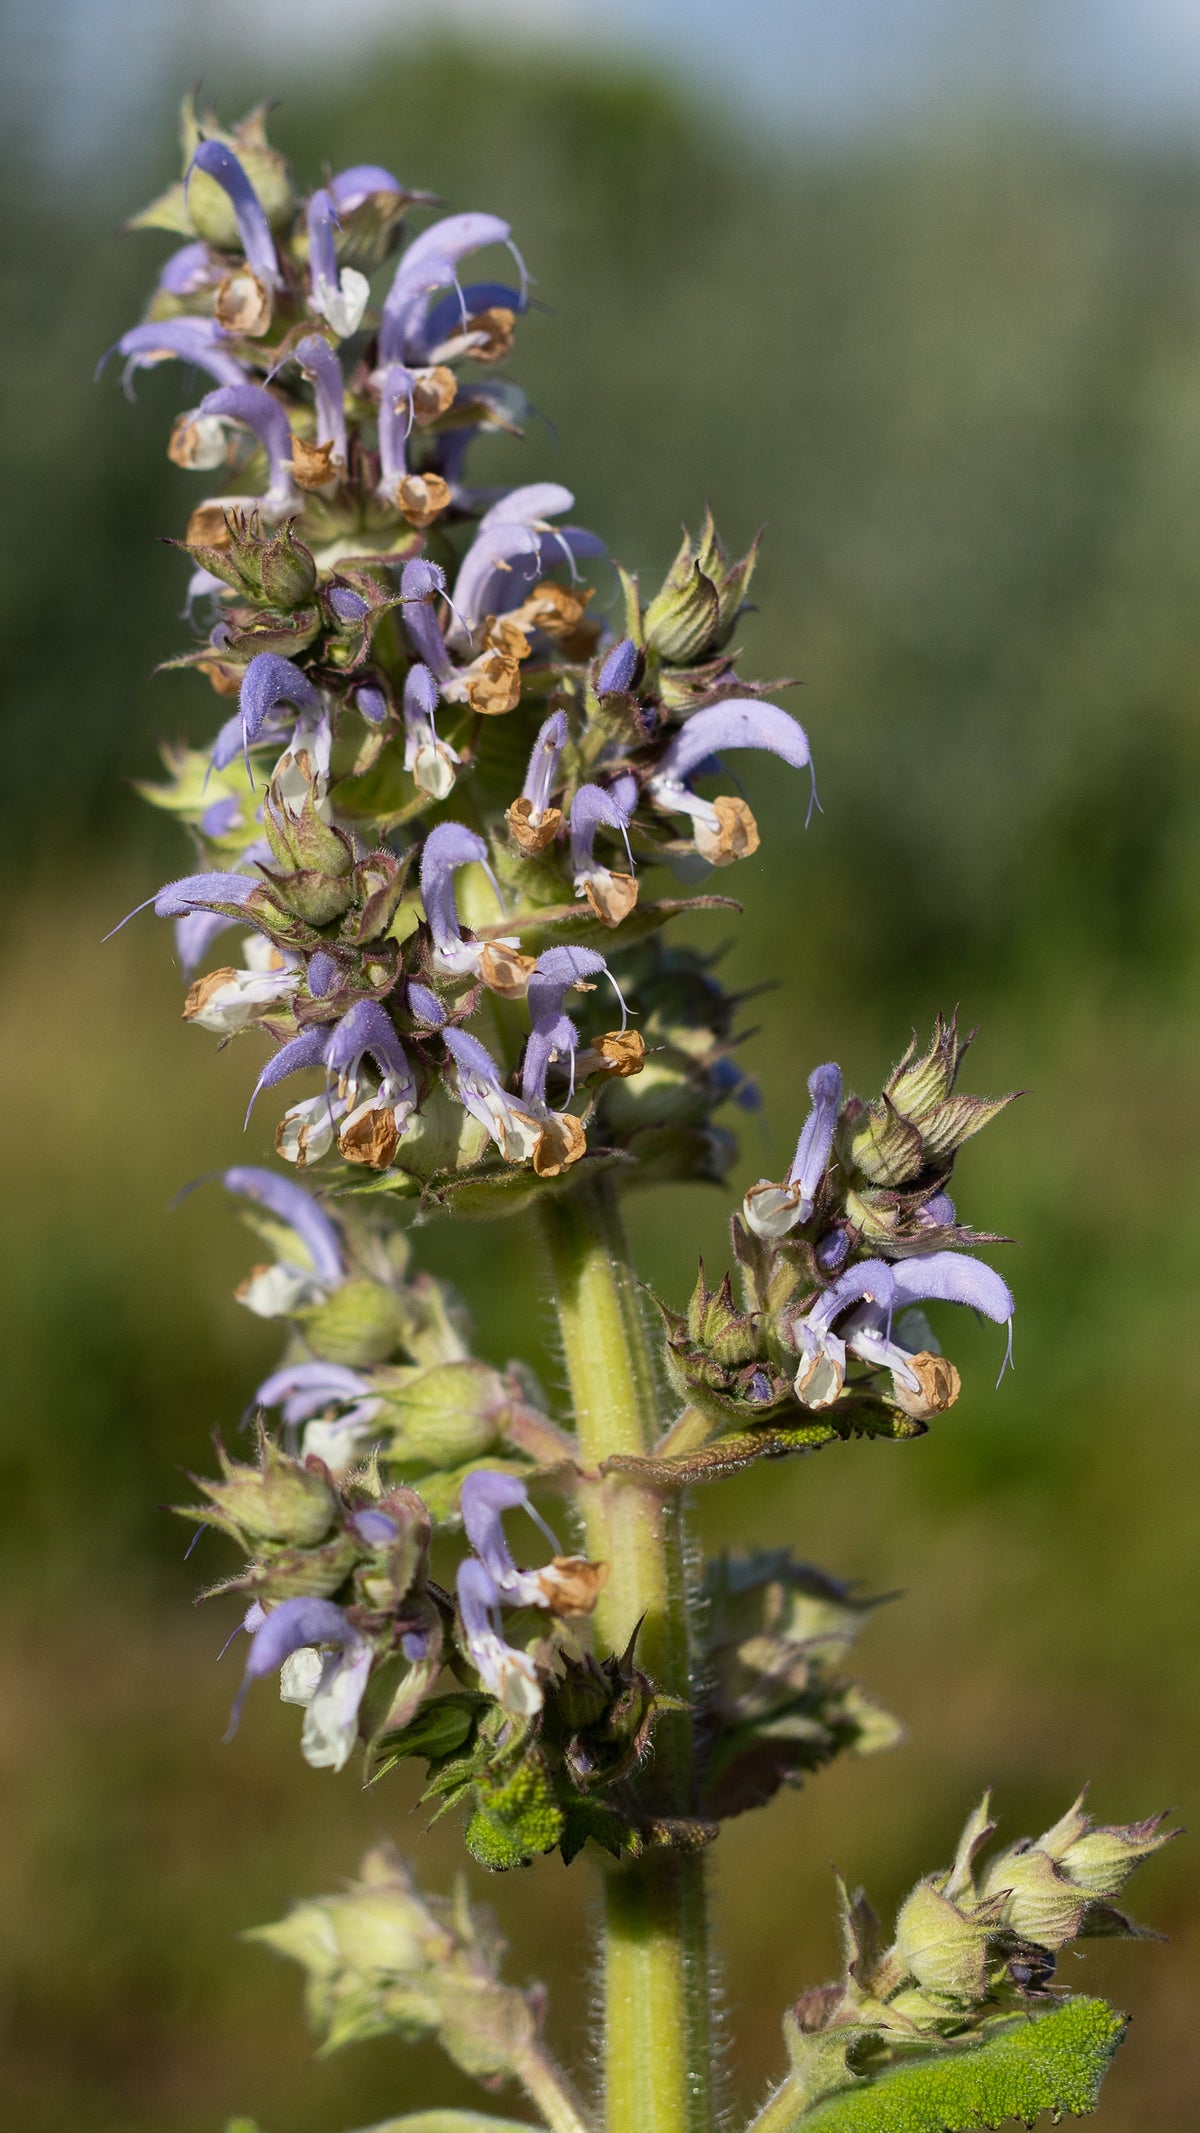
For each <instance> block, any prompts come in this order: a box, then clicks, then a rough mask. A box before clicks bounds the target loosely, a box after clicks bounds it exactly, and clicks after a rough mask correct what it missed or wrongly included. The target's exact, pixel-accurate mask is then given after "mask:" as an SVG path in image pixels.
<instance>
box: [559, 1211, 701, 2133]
mask: <svg viewBox="0 0 1200 2133" xmlns="http://www.w3.org/2000/svg"><path fill="white" fill-rule="evenodd" d="M544 1228H545V1234H546V1241H547V1244H548V1247H549V1251H550V1260H551V1268H552V1272H553V1279H554V1295H555V1304H556V1307H557V1310H558V1316H559V1325H560V1328H561V1332H562V1341H563V1351H564V1355H565V1358H566V1365H567V1373H568V1377H569V1380H570V1386H571V1394H572V1398H573V1402H574V1408H575V1424H576V1434H577V1439H578V1445H579V1451H580V1456H581V1462H582V1464H583V1466H584V1467H585V1469H590V1470H591V1475H592V1477H594V1478H589V1479H588V1480H587V1481H586V1482H585V1483H584V1485H583V1487H582V1489H581V1492H580V1493H581V1498H582V1509H583V1515H584V1521H585V1526H586V1531H587V1545H588V1552H589V1554H590V1555H591V1556H592V1557H593V1559H594V1560H597V1561H603V1562H606V1563H607V1564H608V1566H609V1579H608V1583H607V1585H606V1587H605V1589H604V1592H603V1593H602V1594H601V1598H600V1604H599V1605H598V1607H597V1609H596V1637H597V1643H598V1645H599V1646H600V1647H601V1649H603V1650H607V1651H622V1650H623V1649H624V1648H625V1646H626V1645H627V1644H628V1642H629V1639H630V1637H631V1636H632V1635H633V1632H634V1631H635V1629H637V1630H638V1639H637V1660H638V1664H639V1666H641V1667H642V1668H643V1670H644V1671H645V1672H646V1674H647V1675H648V1676H649V1677H650V1679H651V1680H652V1681H653V1682H654V1685H655V1687H656V1688H658V1689H659V1690H661V1691H662V1692H663V1693H664V1694H665V1695H668V1696H672V1697H678V1698H679V1699H680V1701H681V1702H683V1703H686V1702H687V1701H688V1699H689V1698H690V1695H691V1666H690V1654H689V1640H688V1610H687V1590H686V1578H685V1566H684V1546H683V1532H682V1513H681V1507H680V1504H679V1501H678V1498H677V1496H676V1495H675V1494H674V1493H673V1492H663V1491H661V1490H658V1489H652V1488H647V1487H645V1486H644V1485H642V1484H641V1483H638V1482H637V1481H636V1480H631V1479H630V1478H629V1477H628V1476H625V1475H613V1476H610V1477H607V1478H602V1477H600V1476H599V1475H598V1473H597V1471H596V1470H597V1469H598V1468H599V1467H600V1466H601V1465H602V1464H603V1462H604V1460H605V1459H607V1458H610V1457H611V1456H612V1455H613V1454H614V1453H624V1454H627V1455H630V1454H632V1455H641V1454H644V1453H646V1452H648V1451H649V1450H650V1449H651V1447H652V1446H653V1444H654V1443H655V1441H656V1439H657V1437H658V1435H659V1433H660V1428H661V1418H660V1411H659V1410H660V1404H661V1394H660V1388H659V1384H658V1380H657V1374H656V1372H655V1368H654V1362H653V1357H652V1353H651V1349H650V1343H649V1340H648V1338H647V1334H646V1327H645V1323H644V1319H643V1315H642V1310H641V1303H640V1298H639V1296H638V1292H637V1289H636V1286H635V1284H634V1280H633V1276H632V1274H631V1271H630V1265H629V1253H628V1247H627V1245H626V1242H625V1237H624V1231H623V1227H622V1224H621V1219H620V1214H619V1211H618V1208H617V1202H616V1197H615V1194H614V1192H613V1190H612V1188H611V1186H608V1185H605V1184H603V1183H601V1184H599V1185H594V1186H592V1187H591V1188H590V1189H589V1190H587V1191H583V1190H577V1191H576V1192H575V1193H573V1194H569V1195H564V1196H563V1197H562V1198H560V1199H553V1200H547V1201H546V1203H545V1206H544ZM639 1624H640V1625H641V1627H640V1629H639V1628H638V1625H639ZM652 1768H653V1784H654V1799H653V1803H652V1804H653V1808H654V1810H655V1811H657V1812H659V1813H664V1814H668V1815H686V1814H688V1813H690V1812H691V1811H692V1808H693V1804H694V1803H693V1790H692V1731H691V1718H690V1713H689V1712H688V1711H686V1710H682V1711H679V1712H672V1713H666V1714H664V1715H663V1716H662V1717H661V1718H660V1719H659V1720H658V1723H657V1725H656V1728H655V1738H654V1761H653V1766H652ZM604 1998H605V2094H606V2107H607V2124H608V2128H609V2133H634V2129H635V2128H636V2133H710V2128H711V2125H712V2043H711V1987H710V1980H709V1967H708V1932H707V1907H706V1897H705V1880H704V1862H703V1859H702V1857H701V1856H699V1855H698V1854H695V1853H688V1852H684V1851H653V1852H649V1853H648V1854H647V1855H646V1856H645V1857H644V1858H643V1859H641V1860H639V1861H637V1862H636V1863H635V1864H633V1865H629V1866H624V1867H621V1868H618V1869H615V1870H612V1871H608V1872H606V1874H605V1956H604Z"/></svg>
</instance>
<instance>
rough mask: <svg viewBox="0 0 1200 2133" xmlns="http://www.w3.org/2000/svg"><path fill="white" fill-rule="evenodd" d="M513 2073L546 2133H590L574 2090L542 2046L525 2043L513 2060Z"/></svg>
mask: <svg viewBox="0 0 1200 2133" xmlns="http://www.w3.org/2000/svg"><path fill="white" fill-rule="evenodd" d="M513 2072H514V2074H515V2075H516V2077H517V2079H518V2081H519V2082H520V2083H521V2086H522V2088H523V2089H524V2090H525V2093H526V2095H527V2096H528V2097H529V2099H530V2101H531V2102H532V2103H535V2104H536V2105H537V2108H538V2110H539V2111H540V2112H541V2114H542V2117H543V2118H544V2119H545V2121H546V2124H547V2125H548V2126H549V2128H550V2133H591V2128H590V2126H589V2124H588V2120H587V2118H586V2116H585V2114H584V2109H583V2105H582V2104H581V2103H580V2101H579V2098H578V2096H577V2095H576V2094H575V2090H574V2088H573V2086H572V2084H571V2082H570V2081H569V2080H568V2078H567V2076H566V2075H565V2074H564V2072H563V2070H562V2068H561V2067H560V2066H557V2065H556V2064H555V2062H554V2060H553V2059H552V2058H551V2057H550V2054H549V2052H548V2051H547V2050H546V2048H545V2046H544V2045H542V2044H539V2043H533V2044H527V2045H526V2046H525V2047H524V2049H523V2050H522V2051H521V2052H520V2053H519V2054H518V2055H517V2057H516V2058H515V2059H514V2061H513Z"/></svg>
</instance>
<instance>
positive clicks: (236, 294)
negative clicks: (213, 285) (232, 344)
mask: <svg viewBox="0 0 1200 2133" xmlns="http://www.w3.org/2000/svg"><path fill="white" fill-rule="evenodd" d="M271 309H272V305H271V292H270V290H269V289H268V288H267V287H266V285H265V284H264V283H263V282H261V281H260V280H259V278H258V276H257V274H252V273H251V272H250V269H249V267H239V268H238V269H237V271H236V272H235V273H233V274H227V275H226V276H225V279H224V281H223V282H222V283H221V286H220V288H219V289H218V290H217V298H216V303H215V304H214V306H213V311H214V314H215V316H216V321H217V324H218V326H223V327H224V328H225V331H226V333H240V334H243V335H245V337H246V338H247V339H248V340H257V339H259V337H260V336H261V335H262V334H264V333H266V331H267V329H268V327H269V326H270V324H271Z"/></svg>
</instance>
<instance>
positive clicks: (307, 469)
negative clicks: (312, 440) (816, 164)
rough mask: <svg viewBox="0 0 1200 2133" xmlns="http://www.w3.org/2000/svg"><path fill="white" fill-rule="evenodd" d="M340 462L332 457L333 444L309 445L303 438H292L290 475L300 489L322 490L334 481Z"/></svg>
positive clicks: (338, 471)
mask: <svg viewBox="0 0 1200 2133" xmlns="http://www.w3.org/2000/svg"><path fill="white" fill-rule="evenodd" d="M341 467H342V462H341V460H340V459H335V458H334V456H333V444H332V441H330V442H329V443H327V444H309V443H308V442H307V440H306V439H305V438H303V437H293V438H292V474H293V477H294V479H295V481H296V484H297V487H299V488H301V489H324V488H326V487H327V486H328V484H329V483H330V482H331V481H336V480H337V478H338V475H339V473H340V472H341Z"/></svg>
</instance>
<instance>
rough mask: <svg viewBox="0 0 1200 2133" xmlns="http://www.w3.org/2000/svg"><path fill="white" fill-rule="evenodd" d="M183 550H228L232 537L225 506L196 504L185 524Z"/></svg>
mask: <svg viewBox="0 0 1200 2133" xmlns="http://www.w3.org/2000/svg"><path fill="white" fill-rule="evenodd" d="M183 542H184V547H185V548H230V547H232V545H233V535H232V534H231V532H230V530H229V514H228V508H227V506H226V505H225V504H197V506H196V508H195V510H194V511H193V513H192V515H191V517H190V519H189V520H188V522H187V532H186V533H185V534H184V537H183Z"/></svg>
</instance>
